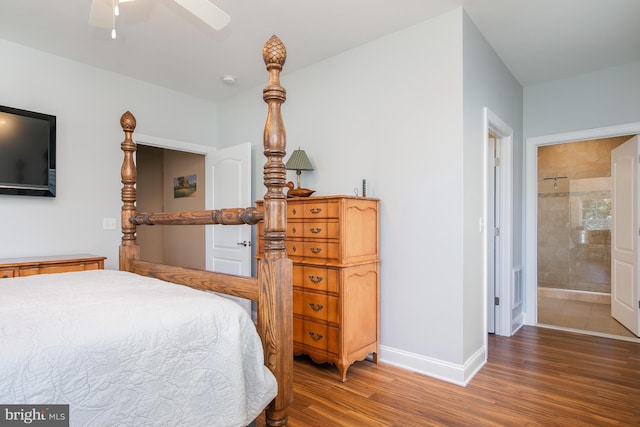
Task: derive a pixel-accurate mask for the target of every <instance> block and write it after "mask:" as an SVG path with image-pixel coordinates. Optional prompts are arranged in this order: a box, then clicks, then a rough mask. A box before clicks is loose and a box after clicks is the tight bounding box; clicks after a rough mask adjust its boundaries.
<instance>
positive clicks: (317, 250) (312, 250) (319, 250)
mask: <svg viewBox="0 0 640 427" xmlns="http://www.w3.org/2000/svg"><path fill="white" fill-rule="evenodd" d="M309 250H310V251H311V253H314V254H316V255H317V254H319V253H320V252H321V251H322V248H309Z"/></svg>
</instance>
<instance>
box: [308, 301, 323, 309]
mask: <svg viewBox="0 0 640 427" xmlns="http://www.w3.org/2000/svg"><path fill="white" fill-rule="evenodd" d="M309 307H311V310H313V311H320V310H322V309H323V308H324V306H323V305H322V304H316V303H313V302H310V303H309Z"/></svg>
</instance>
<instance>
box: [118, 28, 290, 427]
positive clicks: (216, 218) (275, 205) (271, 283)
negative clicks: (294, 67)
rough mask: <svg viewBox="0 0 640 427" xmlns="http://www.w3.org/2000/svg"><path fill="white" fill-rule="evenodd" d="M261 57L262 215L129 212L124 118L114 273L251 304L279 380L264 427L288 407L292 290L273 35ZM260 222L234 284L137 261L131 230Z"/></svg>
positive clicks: (131, 195) (279, 58)
mask: <svg viewBox="0 0 640 427" xmlns="http://www.w3.org/2000/svg"><path fill="white" fill-rule="evenodd" d="M262 57H263V60H264V62H265V65H266V67H267V70H268V72H269V84H268V85H267V86H266V87H265V88H264V90H263V99H264V101H265V102H266V103H267V105H268V112H267V120H266V123H265V128H264V155H265V157H266V159H267V160H266V163H265V165H264V184H265V186H266V187H267V193H266V194H265V196H264V212H261V211H258V210H257V209H256V208H254V207H249V208H232V209H221V210H210V211H195V212H176V213H150V214H145V213H141V214H138V213H137V212H136V165H135V161H134V153H135V151H136V144H135V142H134V141H133V138H132V134H133V132H134V130H135V127H136V119H135V117H134V116H133V114H131V113H130V112H129V111H127V112H125V113H124V114H123V115H122V117H121V119H120V124H121V126H122V130H123V132H124V134H125V139H124V141H123V142H122V143H121V148H122V151H123V153H124V160H123V163H122V169H121V175H122V185H123V187H122V211H121V220H122V242H121V244H120V253H119V256H120V259H119V261H120V269H121V270H125V271H130V272H133V273H137V274H141V275H145V276H151V277H156V278H159V279H163V280H166V281H169V282H173V283H178V284H181V285H186V286H190V287H192V288H195V289H200V290H207V291H215V292H221V293H225V294H229V295H233V296H238V297H242V298H248V299H251V300H254V301H257V313H258V319H257V326H256V327H257V330H258V333H259V334H260V337H261V339H262V344H263V348H264V360H265V365H266V366H267V367H268V368H269V369H270V370H271V371H272V372H273V374H274V375H275V377H276V380H277V381H278V395H277V396H276V397H275V398H274V400H273V401H272V402H271V404H270V405H269V406H268V407H267V410H266V416H265V420H266V424H267V425H268V426H286V425H287V420H288V407H289V405H290V403H291V401H292V400H293V338H292V335H293V306H292V304H293V302H292V299H293V296H292V293H293V290H292V263H291V260H289V259H288V258H287V252H286V246H285V243H284V238H285V234H286V229H287V217H286V215H287V205H286V195H285V193H284V191H283V190H284V188H285V185H286V169H285V165H284V162H283V158H284V156H285V154H286V133H285V130H284V125H283V122H282V116H281V113H280V109H281V108H280V107H281V105H282V103H283V102H285V100H286V91H285V89H284V88H283V87H282V86H280V71H281V70H282V66H283V65H284V63H285V60H286V49H285V47H284V45H283V44H282V42H281V41H280V39H278V37H276V36H272V37H271V38H270V39H269V40H268V41H267V43H266V44H265V45H264V48H263V51H262ZM260 221H264V238H265V242H266V243H265V248H264V249H265V256H264V258H263V259H260V260H258V261H257V262H258V264H257V278H251V277H240V276H233V275H228V274H222V273H215V272H211V271H205V270H197V269H192V268H184V267H174V266H167V265H162V264H157V263H152V262H145V261H141V260H140V247H139V246H138V245H137V243H136V226H138V225H146V224H163V225H175V224H179V225H188V224H199V225H203V224H219V225H238V224H251V225H252V224H257V223H258V222H260Z"/></svg>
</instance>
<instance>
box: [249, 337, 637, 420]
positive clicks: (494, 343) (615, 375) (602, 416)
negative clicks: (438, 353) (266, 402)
mask: <svg viewBox="0 0 640 427" xmlns="http://www.w3.org/2000/svg"><path fill="white" fill-rule="evenodd" d="M293 378H294V402H293V406H292V408H291V410H290V417H289V426H290V427H302V426H304V427H313V426H318V427H327V426H392V427H411V426H545V427H546V426H563V427H565V426H571V427H573V426H576V427H578V426H640V344H637V343H631V342H626V341H619V340H612V339H609V338H602V337H594V336H588V335H582V334H575V333H571V332H564V331H557V330H552V329H545V328H536V327H531V326H527V327H524V328H523V329H521V330H520V331H519V332H518V333H517V334H516V335H514V336H513V337H511V338H505V337H499V336H494V335H490V337H489V360H488V362H487V364H486V365H485V366H484V367H483V368H482V369H481V370H480V372H478V373H477V374H476V376H475V377H474V378H473V379H472V380H471V382H470V383H469V384H468V385H467V387H462V386H457V385H454V384H450V383H447V382H444V381H440V380H437V379H434V378H430V377H428V376H425V375H421V374H417V373H414V372H410V371H407V370H404V369H400V368H397V367H395V366H392V365H388V364H384V363H380V364H378V365H376V364H374V363H372V362H367V361H364V362H358V363H356V364H355V365H353V366H352V367H351V368H350V369H349V372H348V380H347V382H345V383H341V382H340V381H339V380H338V372H337V369H336V368H335V367H333V366H330V365H316V364H314V363H312V362H310V361H309V360H308V359H306V358H304V357H299V358H296V360H295V363H294V377H293ZM257 425H259V426H260V425H264V417H263V416H261V418H259V419H258V420H257Z"/></svg>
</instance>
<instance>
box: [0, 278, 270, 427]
mask: <svg viewBox="0 0 640 427" xmlns="http://www.w3.org/2000/svg"><path fill="white" fill-rule="evenodd" d="M263 363H264V362H263V353H262V344H261V342H260V339H259V337H258V334H257V332H256V329H255V326H254V325H253V323H252V321H251V319H250V318H249V316H248V315H247V313H246V312H245V311H244V310H243V309H242V308H241V307H240V306H238V305H237V304H235V303H234V302H232V301H229V300H227V299H225V298H221V297H218V296H216V295H214V294H211V293H206V292H201V291H196V290H193V289H190V288H188V287H184V286H177V285H172V284H168V283H166V282H162V281H159V280H155V279H151V278H146V277H142V276H138V275H134V274H131V273H126V272H121V271H114V270H98V271H85V272H75V273H61V274H46V275H39V276H31V277H22V278H14V279H0V403H2V404H69V405H70V421H71V425H73V426H121V425H129V426H187V425H188V426H225V427H227V426H243V425H247V424H249V423H250V422H251V421H252V420H253V419H254V418H255V417H256V416H257V415H259V414H260V412H261V411H262V409H263V408H264V407H265V406H266V405H267V404H268V403H269V402H270V401H271V400H272V399H273V397H274V396H275V395H276V392H277V385H276V381H275V378H274V377H273V375H272V374H271V372H270V371H269V370H268V369H267V368H266V367H265V366H264V365H263Z"/></svg>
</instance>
